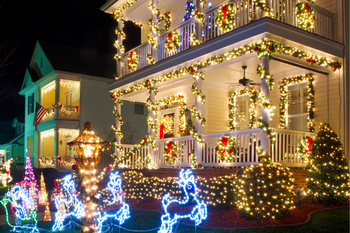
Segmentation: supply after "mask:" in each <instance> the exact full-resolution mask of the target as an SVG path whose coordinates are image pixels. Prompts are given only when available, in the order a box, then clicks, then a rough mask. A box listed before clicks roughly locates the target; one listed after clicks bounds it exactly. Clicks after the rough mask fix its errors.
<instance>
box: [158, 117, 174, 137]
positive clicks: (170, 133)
mask: <svg viewBox="0 0 350 233" xmlns="http://www.w3.org/2000/svg"><path fill="white" fill-rule="evenodd" d="M162 119H164V120H166V121H168V124H167V129H166V131H165V132H164V134H163V138H172V137H174V136H175V121H174V119H175V113H169V114H164V115H163V118H162ZM160 128H162V125H161V126H160Z"/></svg>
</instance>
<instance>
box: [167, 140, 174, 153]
mask: <svg viewBox="0 0 350 233" xmlns="http://www.w3.org/2000/svg"><path fill="white" fill-rule="evenodd" d="M172 145H173V142H168V144H167V147H168V150H167V152H166V153H167V154H169V153H170V151H171V146H172Z"/></svg>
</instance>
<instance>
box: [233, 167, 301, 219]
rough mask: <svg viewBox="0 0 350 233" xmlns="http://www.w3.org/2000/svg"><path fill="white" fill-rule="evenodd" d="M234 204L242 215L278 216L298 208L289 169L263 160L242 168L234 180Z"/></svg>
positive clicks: (258, 217) (276, 217)
mask: <svg viewBox="0 0 350 233" xmlns="http://www.w3.org/2000/svg"><path fill="white" fill-rule="evenodd" d="M233 187H234V193H235V203H236V206H237V208H238V212H239V213H240V215H241V216H244V217H248V218H251V219H264V218H265V219H278V218H281V217H284V216H286V215H288V214H289V213H290V211H291V210H292V209H294V208H295V206H294V202H293V196H294V192H293V188H294V186H293V178H292V172H290V171H289V168H287V167H282V166H279V165H276V164H266V163H260V164H258V165H251V166H247V167H245V168H242V170H241V171H239V172H238V173H237V175H236V178H235V180H234V181H233Z"/></svg>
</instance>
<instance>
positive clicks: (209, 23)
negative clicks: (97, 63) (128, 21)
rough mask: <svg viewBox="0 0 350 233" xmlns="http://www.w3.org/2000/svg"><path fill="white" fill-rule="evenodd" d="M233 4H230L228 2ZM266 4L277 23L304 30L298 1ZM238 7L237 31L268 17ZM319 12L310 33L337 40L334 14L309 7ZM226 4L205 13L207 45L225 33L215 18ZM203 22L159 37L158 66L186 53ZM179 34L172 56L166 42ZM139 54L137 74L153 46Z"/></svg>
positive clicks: (242, 2)
mask: <svg viewBox="0 0 350 233" xmlns="http://www.w3.org/2000/svg"><path fill="white" fill-rule="evenodd" d="M227 2H229V1H227ZM265 2H266V3H267V4H268V5H269V6H270V8H271V9H272V13H273V15H274V16H275V18H276V20H277V21H280V22H283V23H287V24H290V25H292V26H295V27H298V28H301V27H300V25H299V24H298V20H297V17H296V4H297V1H296V0H265ZM232 3H233V4H234V6H235V9H236V11H235V17H234V29H237V28H239V27H242V26H244V25H247V24H249V23H251V22H253V21H256V20H259V19H261V18H263V17H264V12H263V11H262V10H261V9H260V8H258V7H257V6H256V5H255V3H254V1H251V0H235V1H232ZM308 4H309V5H310V6H311V7H312V9H313V10H314V12H315V26H314V28H313V29H310V30H308V31H310V32H311V33H315V34H318V35H320V36H323V37H326V38H328V39H333V37H334V36H333V24H334V14H333V13H332V12H330V11H327V10H325V9H323V8H321V7H319V6H317V5H315V4H312V3H308ZM222 5H223V3H220V4H218V5H216V6H213V7H212V8H209V9H207V10H205V11H204V12H203V13H204V24H203V25H202V38H203V42H205V41H208V40H211V39H214V38H216V37H218V36H219V35H221V34H223V33H224V32H222V31H219V29H218V27H217V25H216V23H215V18H216V15H217V12H218V9H219V8H220V6H222ZM198 23H199V21H197V20H196V19H190V20H187V21H185V22H183V23H181V24H179V25H177V26H175V27H173V28H171V29H170V30H169V31H167V32H165V33H163V34H161V35H160V36H158V37H156V41H157V48H156V51H155V57H154V59H155V62H158V61H161V60H164V59H166V58H168V57H171V56H173V55H175V54H177V53H179V52H182V51H185V50H187V49H189V48H190V47H191V46H192V42H191V39H190V38H191V34H192V32H195V30H196V27H197V26H199V25H198ZM174 30H176V31H177V32H178V34H179V45H180V46H179V48H177V49H176V50H175V51H174V52H171V53H168V52H167V51H166V48H165V45H164V42H165V41H166V37H167V35H168V33H169V32H170V31H174ZM133 51H136V52H137V54H138V65H137V70H139V69H141V68H143V67H146V66H148V62H147V54H148V53H151V45H150V44H149V43H148V42H145V43H143V44H141V45H140V46H138V47H136V48H135V49H133ZM129 56H130V52H128V53H125V54H124V55H123V56H122V68H121V74H120V75H121V76H124V75H127V74H129V73H130V71H129V69H128V63H127V58H128V57H129Z"/></svg>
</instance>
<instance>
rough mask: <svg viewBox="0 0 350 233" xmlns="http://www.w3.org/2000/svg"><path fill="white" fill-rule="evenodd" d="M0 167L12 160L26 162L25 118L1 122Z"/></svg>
mask: <svg viewBox="0 0 350 233" xmlns="http://www.w3.org/2000/svg"><path fill="white" fill-rule="evenodd" d="M0 128H1V132H0V165H2V164H3V163H4V162H6V161H7V160H8V159H10V158H18V159H19V161H16V163H18V162H22V163H23V161H24V116H23V115H21V116H18V117H16V118H14V119H13V120H12V121H1V122H0Z"/></svg>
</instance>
